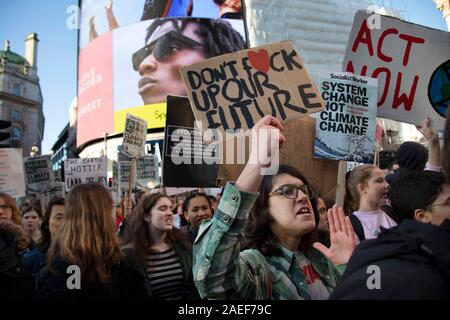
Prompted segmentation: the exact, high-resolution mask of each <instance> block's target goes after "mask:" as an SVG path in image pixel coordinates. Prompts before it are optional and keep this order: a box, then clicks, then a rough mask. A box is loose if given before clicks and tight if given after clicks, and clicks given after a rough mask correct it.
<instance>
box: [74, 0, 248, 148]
mask: <svg viewBox="0 0 450 320" xmlns="http://www.w3.org/2000/svg"><path fill="white" fill-rule="evenodd" d="M79 32H80V36H79V49H80V50H79V57H78V59H79V61H78V116H77V146H81V145H83V144H84V143H86V142H89V141H90V140H93V139H98V138H100V137H103V135H104V133H108V134H117V133H122V132H123V130H124V127H125V119H126V114H127V113H129V114H132V115H135V116H137V117H139V118H142V119H144V120H145V121H147V123H148V129H156V128H163V127H164V125H165V115H166V96H167V95H168V94H174V95H187V92H186V89H185V86H184V84H183V81H182V79H181V75H180V72H179V69H180V68H181V67H184V66H188V65H191V64H193V63H197V62H200V61H202V60H204V59H206V58H211V57H214V56H218V55H222V54H226V53H230V52H234V51H238V50H241V49H244V48H246V37H245V28H244V21H243V20H242V8H241V3H240V1H217V0H209V1H207V0H197V1H196V0H189V1H185V0H178V1H151V0H115V1H111V0H105V1H103V0H95V1H93V0H83V1H81V22H80V31H79Z"/></svg>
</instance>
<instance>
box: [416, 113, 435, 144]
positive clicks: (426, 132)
mask: <svg viewBox="0 0 450 320" xmlns="http://www.w3.org/2000/svg"><path fill="white" fill-rule="evenodd" d="M430 124H431V118H430V117H426V118H425V119H423V121H422V125H420V126H416V128H417V130H419V132H420V133H421V134H422V135H423V136H424V138H425V139H427V141H430V140H431V139H433V138H435V137H437V132H436V130H433V129H431V128H430Z"/></svg>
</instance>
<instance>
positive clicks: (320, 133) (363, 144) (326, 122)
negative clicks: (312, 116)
mask: <svg viewBox="0 0 450 320" xmlns="http://www.w3.org/2000/svg"><path fill="white" fill-rule="evenodd" d="M377 90H378V88H377V79H374V78H369V77H362V76H356V75H353V74H351V73H345V72H341V73H339V72H329V73H326V74H323V75H321V77H320V91H321V94H322V98H323V99H324V100H325V101H326V103H327V105H326V110H324V111H321V112H320V113H319V115H318V117H317V122H316V125H317V127H316V139H315V143H314V145H315V149H314V156H315V157H317V158H322V159H331V160H345V161H358V162H363V163H373V154H374V148H375V128H376V116H377V93H378V91H377Z"/></svg>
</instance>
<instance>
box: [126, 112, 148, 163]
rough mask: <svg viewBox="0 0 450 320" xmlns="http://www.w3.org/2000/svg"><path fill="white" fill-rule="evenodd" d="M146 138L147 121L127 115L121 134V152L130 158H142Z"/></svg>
mask: <svg viewBox="0 0 450 320" xmlns="http://www.w3.org/2000/svg"><path fill="white" fill-rule="evenodd" d="M146 136H147V121H145V120H143V119H141V118H138V117H136V116H133V115H132V114H129V113H127V119H126V121H125V130H124V132H123V143H122V145H123V151H124V152H126V154H127V155H129V156H130V157H143V156H144V153H145V149H144V148H145V138H146Z"/></svg>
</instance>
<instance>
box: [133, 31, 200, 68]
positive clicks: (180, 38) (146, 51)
mask: <svg viewBox="0 0 450 320" xmlns="http://www.w3.org/2000/svg"><path fill="white" fill-rule="evenodd" d="M199 46H202V44H201V43H200V42H198V41H196V40H194V39H191V38H189V37H186V36H184V35H183V34H181V33H179V32H177V31H170V32H168V33H166V34H165V35H163V36H161V37H159V38H158V39H156V40H155V41H152V42H150V43H149V44H147V45H146V46H144V47H143V48H141V49H139V50H138V51H136V52H135V53H134V54H133V58H132V59H133V69H134V70H135V71H139V66H140V65H141V63H142V61H144V59H145V58H147V57H148V56H149V55H151V54H152V53H153V55H154V57H155V59H156V60H157V61H160V62H162V61H164V60H165V59H167V57H168V55H170V54H171V53H172V52H175V51H178V50H181V49H183V48H187V47H199Z"/></svg>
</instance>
